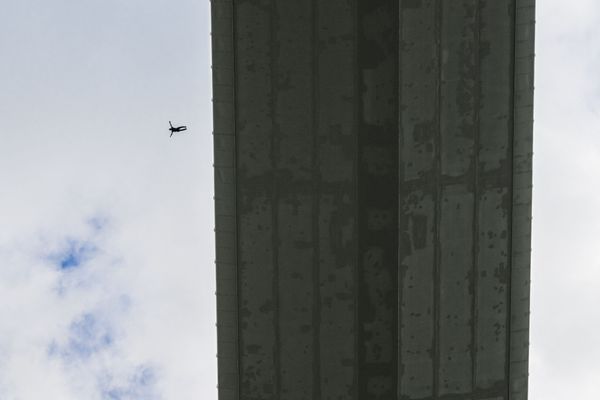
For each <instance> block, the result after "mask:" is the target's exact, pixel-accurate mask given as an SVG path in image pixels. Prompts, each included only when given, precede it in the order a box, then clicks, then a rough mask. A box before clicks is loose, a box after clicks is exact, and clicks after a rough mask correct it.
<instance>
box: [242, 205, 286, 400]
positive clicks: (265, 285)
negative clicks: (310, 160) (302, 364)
mask: <svg viewBox="0 0 600 400" xmlns="http://www.w3.org/2000/svg"><path fill="white" fill-rule="evenodd" d="M239 200H240V202H239V208H238V210H239V225H238V229H239V231H238V232H239V233H238V241H239V245H238V246H239V247H238V250H239V261H238V268H239V279H240V287H239V293H240V370H241V371H240V375H241V376H240V379H241V383H240V386H241V396H240V398H241V399H244V400H246V399H247V400H258V399H273V400H275V399H277V395H276V392H275V383H276V382H277V381H276V379H277V374H278V371H279V368H278V365H277V363H276V358H275V353H276V351H277V348H276V331H275V327H274V321H275V319H276V313H275V311H276V300H275V296H274V293H273V286H274V282H273V280H274V279H273V278H274V276H275V274H274V264H273V247H272V235H273V220H272V214H273V212H272V208H273V203H272V201H271V199H270V198H269V197H268V196H266V195H264V194H263V195H259V194H253V195H252V196H248V195H247V194H242V195H241V196H240V199H239Z"/></svg>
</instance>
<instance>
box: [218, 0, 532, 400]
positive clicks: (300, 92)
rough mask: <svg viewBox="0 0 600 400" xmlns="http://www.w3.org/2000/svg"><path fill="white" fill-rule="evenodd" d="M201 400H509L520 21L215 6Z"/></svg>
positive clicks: (521, 234)
mask: <svg viewBox="0 0 600 400" xmlns="http://www.w3.org/2000/svg"><path fill="white" fill-rule="evenodd" d="M212 16H213V20H212V35H213V90H214V145H215V192H216V196H215V208H216V239H217V287H218V289H217V309H218V310H217V313H218V316H217V318H218V323H217V325H218V357H219V358H218V362H219V398H220V400H288V399H289V400H346V399H348V400H350V399H354V400H371V399H373V400H375V399H381V400H384V399H385V400H392V399H393V400H417V399H448V400H451V399H452V400H461V399H465V400H466V399H469V400H523V399H526V398H527V370H528V361H527V360H528V336H529V271H530V263H529V260H530V231H531V229H530V219H531V218H530V216H531V155H532V150H531V149H532V123H533V118H532V113H533V53H534V48H533V43H534V0H445V1H444V0H398V1H394V0H235V1H234V0H213V3H212Z"/></svg>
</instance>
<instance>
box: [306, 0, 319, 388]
mask: <svg viewBox="0 0 600 400" xmlns="http://www.w3.org/2000/svg"><path fill="white" fill-rule="evenodd" d="M317 1H318V0H311V2H310V12H311V21H310V23H309V25H310V45H311V60H310V62H311V80H310V96H311V100H312V107H311V121H310V123H311V136H312V150H311V151H312V160H311V168H312V181H313V193H312V195H313V198H312V218H311V223H312V243H313V259H312V264H313V266H312V290H313V299H312V301H313V306H312V312H313V317H312V330H313V331H312V339H313V340H312V342H313V343H312V346H313V349H312V357H313V359H312V370H313V371H312V374H313V376H312V386H313V391H312V398H313V399H318V400H320V399H321V285H320V283H321V282H320V276H321V272H320V271H321V269H320V264H321V251H320V249H321V242H320V229H319V219H320V216H321V211H320V200H321V173H320V168H321V166H320V163H319V135H318V118H317V109H318V108H319V97H318V91H317V88H318V85H319V78H318V71H319V52H318V26H319V12H318V8H317Z"/></svg>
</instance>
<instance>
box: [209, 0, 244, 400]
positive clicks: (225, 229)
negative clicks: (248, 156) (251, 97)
mask: <svg viewBox="0 0 600 400" xmlns="http://www.w3.org/2000/svg"><path fill="white" fill-rule="evenodd" d="M211 25H212V33H211V35H212V76H213V79H212V84H213V89H212V90H213V143H214V179H215V189H214V190H215V245H216V280H217V292H216V296H217V358H218V396H219V397H218V398H219V400H237V399H239V398H240V396H239V381H240V378H239V364H238V363H239V357H238V355H239V333H238V277H237V218H236V169H235V168H236V141H235V58H234V35H235V34H234V4H233V0H211Z"/></svg>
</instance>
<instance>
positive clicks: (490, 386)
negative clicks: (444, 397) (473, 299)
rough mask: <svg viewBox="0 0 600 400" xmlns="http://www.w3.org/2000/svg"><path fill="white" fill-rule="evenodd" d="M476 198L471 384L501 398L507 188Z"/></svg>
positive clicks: (503, 383)
mask: <svg viewBox="0 0 600 400" xmlns="http://www.w3.org/2000/svg"><path fill="white" fill-rule="evenodd" d="M480 196H481V197H480V199H479V213H478V219H479V224H478V227H479V230H478V238H477V242H478V247H477V249H478V252H477V254H478V263H477V265H478V268H477V287H476V292H477V321H476V322H477V327H476V328H477V330H476V340H475V343H476V353H475V356H476V363H475V366H476V370H475V384H476V387H477V389H478V390H487V391H490V390H491V391H493V392H494V393H495V394H497V395H499V396H505V395H506V362H507V354H506V341H507V326H506V316H507V312H508V304H507V290H508V261H509V259H508V248H509V246H508V245H509V243H508V239H509V236H508V217H509V216H510V213H509V211H510V210H507V209H506V208H507V200H509V198H508V196H509V188H507V187H500V188H493V187H492V188H488V189H482V190H481V195H480Z"/></svg>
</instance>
